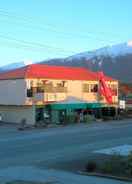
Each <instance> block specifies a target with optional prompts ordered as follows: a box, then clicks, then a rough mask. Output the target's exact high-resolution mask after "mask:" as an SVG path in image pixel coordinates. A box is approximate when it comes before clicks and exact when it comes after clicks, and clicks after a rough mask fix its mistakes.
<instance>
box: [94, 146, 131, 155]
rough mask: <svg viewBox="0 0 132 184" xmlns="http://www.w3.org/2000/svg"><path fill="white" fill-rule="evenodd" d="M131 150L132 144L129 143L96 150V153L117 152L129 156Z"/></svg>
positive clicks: (107, 153) (110, 153)
mask: <svg viewBox="0 0 132 184" xmlns="http://www.w3.org/2000/svg"><path fill="white" fill-rule="evenodd" d="M131 152H132V145H128V144H124V145H121V146H116V147H112V148H107V149H102V150H97V151H94V153H101V154H106V155H114V154H117V155H121V156H128V155H129V154H130V153H131Z"/></svg>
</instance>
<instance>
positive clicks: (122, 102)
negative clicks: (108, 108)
mask: <svg viewBox="0 0 132 184" xmlns="http://www.w3.org/2000/svg"><path fill="white" fill-rule="evenodd" d="M125 107H126V102H125V100H120V101H119V108H120V109H125Z"/></svg>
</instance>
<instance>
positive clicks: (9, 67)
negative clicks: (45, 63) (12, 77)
mask: <svg viewBox="0 0 132 184" xmlns="http://www.w3.org/2000/svg"><path fill="white" fill-rule="evenodd" d="M28 64H32V61H30V60H25V61H22V62H18V63H11V64H8V65H4V66H2V67H1V68H0V71H7V70H13V69H17V68H20V67H23V66H26V65H28Z"/></svg>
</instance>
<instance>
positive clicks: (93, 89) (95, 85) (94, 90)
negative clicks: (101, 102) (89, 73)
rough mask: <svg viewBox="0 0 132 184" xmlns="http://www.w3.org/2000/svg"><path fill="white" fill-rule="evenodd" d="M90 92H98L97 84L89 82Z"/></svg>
mask: <svg viewBox="0 0 132 184" xmlns="http://www.w3.org/2000/svg"><path fill="white" fill-rule="evenodd" d="M90 91H91V93H97V92H98V84H91V90H90Z"/></svg>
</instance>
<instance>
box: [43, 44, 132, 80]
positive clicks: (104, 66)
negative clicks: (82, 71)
mask: <svg viewBox="0 0 132 184" xmlns="http://www.w3.org/2000/svg"><path fill="white" fill-rule="evenodd" d="M42 63H44V64H52V65H63V66H76V67H86V68H89V69H91V70H93V71H100V70H102V71H104V73H105V74H107V75H109V76H111V77H113V78H115V79H118V80H120V81H122V82H127V83H131V82H132V41H129V42H127V43H122V44H118V45H113V46H107V47H104V48H101V49H97V50H93V51H90V52H83V53H80V54H76V55H73V56H70V57H68V58H65V59H53V60H49V61H43V62H42Z"/></svg>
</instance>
